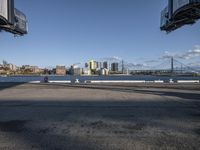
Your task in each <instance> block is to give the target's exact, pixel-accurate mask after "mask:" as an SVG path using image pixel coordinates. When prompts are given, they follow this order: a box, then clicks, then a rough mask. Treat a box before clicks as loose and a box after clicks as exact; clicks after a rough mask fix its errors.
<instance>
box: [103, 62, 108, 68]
mask: <svg viewBox="0 0 200 150" xmlns="http://www.w3.org/2000/svg"><path fill="white" fill-rule="evenodd" d="M103 68H105V69H109V68H108V62H107V61H104V62H103Z"/></svg>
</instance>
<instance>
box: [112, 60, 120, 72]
mask: <svg viewBox="0 0 200 150" xmlns="http://www.w3.org/2000/svg"><path fill="white" fill-rule="evenodd" d="M118 66H119V64H118V63H116V62H115V63H112V64H111V71H114V72H117V71H119V68H118Z"/></svg>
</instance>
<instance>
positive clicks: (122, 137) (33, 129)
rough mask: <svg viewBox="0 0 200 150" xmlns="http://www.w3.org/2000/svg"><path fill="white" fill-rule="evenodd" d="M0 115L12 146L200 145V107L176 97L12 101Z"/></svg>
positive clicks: (1, 104)
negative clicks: (122, 99) (183, 102)
mask: <svg viewBox="0 0 200 150" xmlns="http://www.w3.org/2000/svg"><path fill="white" fill-rule="evenodd" d="M138 92H141V91H138ZM188 104H189V103H188ZM0 114H1V115H0V133H1V135H6V137H8V136H9V137H10V141H7V142H8V145H9V144H10V145H11V147H12V145H15V148H17V147H18V148H22V149H23V148H29V149H34V148H35V149H52V150H53V149H73V150H79V149H81V150H90V149H92V150H99V149H108V150H110V149H132V148H133V147H132V146H134V145H135V146H138V147H140V148H141V149H145V148H148V147H150V148H152V149H166V148H167V149H169V148H171V149H187V150H188V149H194V148H196V149H197V148H198V146H199V140H194V139H195V138H197V137H199V136H200V135H199V128H197V125H198V121H199V120H200V109H199V107H192V106H190V105H187V104H182V103H177V102H175V101H162V100H160V101H159V100H157V101H156V100H155V101H153V100H151V101H147V100H146V101H144V100H143V101H142V100H135V101H119V102H116V101H111V100H107V101H87V100H75V101H70V100H66V101H63V100H62V101H61V100H56V99H55V100H52V101H48V100H41V101H37V100H34V99H33V100H27V101H15V100H13V101H12V100H9V102H8V101H1V102H0ZM188 121H189V122H188ZM2 133H3V134H2ZM181 135H183V136H181ZM197 139H198V138H197ZM1 140H2V136H0V142H1ZM12 142H13V143H12ZM19 143H23V144H24V145H23V144H21V145H20V144H19ZM0 148H1V146H0Z"/></svg>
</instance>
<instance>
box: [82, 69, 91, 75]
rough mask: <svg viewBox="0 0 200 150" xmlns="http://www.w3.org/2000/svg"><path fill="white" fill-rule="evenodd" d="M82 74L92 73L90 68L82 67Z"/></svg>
mask: <svg viewBox="0 0 200 150" xmlns="http://www.w3.org/2000/svg"><path fill="white" fill-rule="evenodd" d="M83 74H84V75H91V74H92V73H91V70H90V69H88V68H84V69H83Z"/></svg>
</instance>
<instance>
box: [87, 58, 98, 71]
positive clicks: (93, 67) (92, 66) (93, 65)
mask: <svg viewBox="0 0 200 150" xmlns="http://www.w3.org/2000/svg"><path fill="white" fill-rule="evenodd" d="M89 69H90V70H93V71H95V70H96V69H97V62H96V61H94V60H91V61H89Z"/></svg>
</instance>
